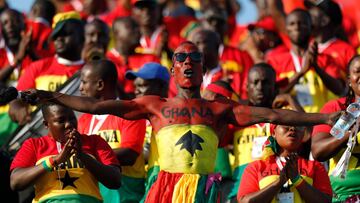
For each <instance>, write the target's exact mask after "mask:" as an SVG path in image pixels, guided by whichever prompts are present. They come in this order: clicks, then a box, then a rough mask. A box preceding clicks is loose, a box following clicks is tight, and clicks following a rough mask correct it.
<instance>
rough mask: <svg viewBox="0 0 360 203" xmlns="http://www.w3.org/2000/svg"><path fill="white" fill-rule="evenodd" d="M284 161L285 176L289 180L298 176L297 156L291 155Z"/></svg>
mask: <svg viewBox="0 0 360 203" xmlns="http://www.w3.org/2000/svg"><path fill="white" fill-rule="evenodd" d="M285 159H286V175H287V177H288V178H290V179H292V180H293V179H294V178H296V177H297V176H298V175H299V170H298V155H297V154H296V153H291V154H290V155H289V156H288V157H285Z"/></svg>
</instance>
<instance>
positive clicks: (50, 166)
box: [42, 157, 54, 172]
mask: <svg viewBox="0 0 360 203" xmlns="http://www.w3.org/2000/svg"><path fill="white" fill-rule="evenodd" d="M50 159H52V157H50V158H48V159H45V160H44V161H43V162H42V165H43V167H44V169H45V170H46V171H49V172H50V171H53V169H54V165H53V163H52V162H53V161H50ZM52 160H53V159H52Z"/></svg>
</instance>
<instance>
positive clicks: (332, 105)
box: [321, 97, 346, 113]
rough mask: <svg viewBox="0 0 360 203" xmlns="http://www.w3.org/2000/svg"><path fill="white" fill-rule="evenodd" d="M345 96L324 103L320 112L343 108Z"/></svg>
mask: <svg viewBox="0 0 360 203" xmlns="http://www.w3.org/2000/svg"><path fill="white" fill-rule="evenodd" d="M345 102H346V97H342V98H338V99H333V100H330V101H328V102H327V103H325V104H324V106H323V107H322V109H321V112H323V113H324V112H335V111H340V110H343V109H345V108H346V107H345Z"/></svg>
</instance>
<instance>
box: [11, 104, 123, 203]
mask: <svg viewBox="0 0 360 203" xmlns="http://www.w3.org/2000/svg"><path fill="white" fill-rule="evenodd" d="M42 114H43V117H44V125H45V126H46V128H47V129H48V130H49V133H48V134H47V135H45V136H42V137H39V138H30V139H28V140H26V141H25V142H24V143H23V144H22V146H21V148H20V150H19V151H18V152H17V154H16V156H15V158H14V160H13V162H12V164H11V167H10V171H11V178H10V186H11V188H12V189H13V190H23V189H26V188H27V187H29V186H34V187H35V197H34V199H33V201H34V202H53V201H55V202H56V201H65V202H90V203H100V202H102V197H101V195H100V193H99V187H98V183H99V182H100V183H102V184H104V185H106V186H107V187H109V188H114V189H115V188H119V187H120V185H121V183H120V180H121V172H120V170H119V167H120V164H119V162H118V160H117V159H116V156H115V154H114V152H113V151H112V150H111V148H110V147H109V145H108V144H107V143H106V142H105V141H104V140H103V139H102V138H100V136H95V135H93V136H88V135H85V134H79V132H77V130H76V128H77V121H76V117H75V114H74V112H73V111H72V110H71V109H69V108H67V107H64V106H62V105H59V104H55V103H47V104H45V105H44V106H43V107H42Z"/></svg>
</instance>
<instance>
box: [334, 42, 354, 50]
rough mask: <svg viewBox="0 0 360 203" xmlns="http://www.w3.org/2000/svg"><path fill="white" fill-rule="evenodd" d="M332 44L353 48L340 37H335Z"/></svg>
mask: <svg viewBox="0 0 360 203" xmlns="http://www.w3.org/2000/svg"><path fill="white" fill-rule="evenodd" d="M333 44H334V45H336V46H341V48H345V49H351V50H354V48H353V47H352V46H351V45H350V44H349V43H348V42H345V41H343V40H341V39H336V40H335V41H334V43H333ZM339 51H340V50H339Z"/></svg>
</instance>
